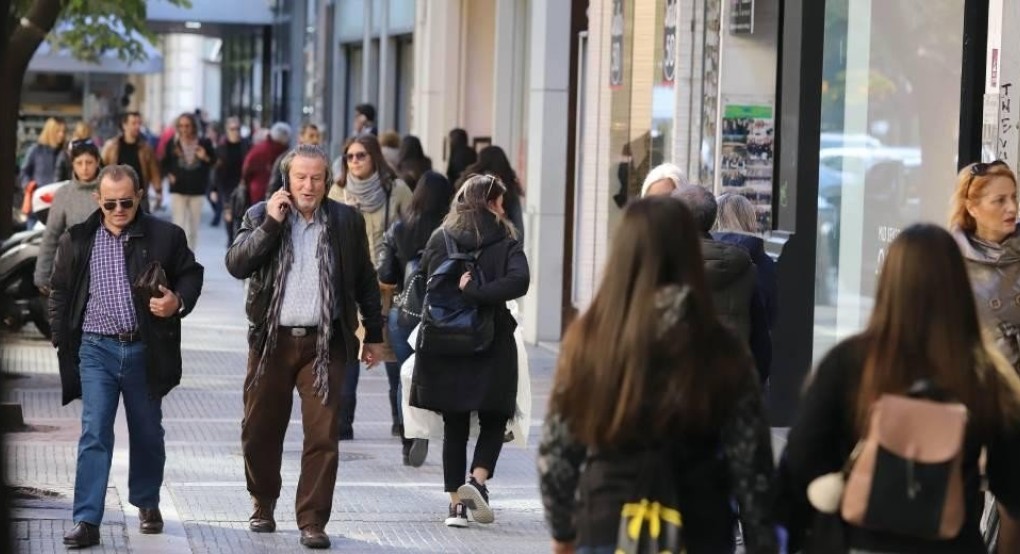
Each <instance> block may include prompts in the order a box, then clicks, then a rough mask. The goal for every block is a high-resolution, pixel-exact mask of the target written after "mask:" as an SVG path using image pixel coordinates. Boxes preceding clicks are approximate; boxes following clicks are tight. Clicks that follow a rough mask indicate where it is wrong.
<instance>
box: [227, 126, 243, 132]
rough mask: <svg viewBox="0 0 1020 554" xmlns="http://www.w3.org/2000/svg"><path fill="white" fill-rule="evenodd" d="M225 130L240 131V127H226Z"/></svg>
mask: <svg viewBox="0 0 1020 554" xmlns="http://www.w3.org/2000/svg"><path fill="white" fill-rule="evenodd" d="M227 130H228V131H240V130H241V128H240V127H227Z"/></svg>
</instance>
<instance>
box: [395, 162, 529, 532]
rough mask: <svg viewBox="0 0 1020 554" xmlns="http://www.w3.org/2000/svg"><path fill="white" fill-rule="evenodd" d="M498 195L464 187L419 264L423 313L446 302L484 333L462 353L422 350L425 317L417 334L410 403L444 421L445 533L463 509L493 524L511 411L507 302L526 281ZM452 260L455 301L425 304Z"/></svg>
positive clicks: (490, 182) (481, 182)
mask: <svg viewBox="0 0 1020 554" xmlns="http://www.w3.org/2000/svg"><path fill="white" fill-rule="evenodd" d="M506 193H507V189H506V186H505V185H504V184H503V183H502V182H501V181H500V180H499V179H498V178H497V177H494V176H489V175H475V176H473V177H471V178H469V179H467V180H466V181H465V183H464V185H463V186H462V187H461V189H460V191H458V192H457V195H456V197H455V199H454V201H453V205H452V207H451V208H450V214H449V215H448V216H447V217H446V220H445V221H444V222H443V225H442V227H440V230H439V231H437V232H435V233H433V234H432V238H430V239H429V241H428V245H427V246H426V247H425V252H424V253H423V255H422V261H421V271H422V273H423V274H424V275H428V276H429V285H428V288H427V292H426V302H425V303H426V311H427V310H428V309H429V306H428V305H429V304H430V303H433V302H434V303H436V304H438V303H439V302H441V301H452V302H454V303H459V304H460V305H461V306H463V307H465V309H466V310H467V311H470V310H471V309H475V310H477V314H478V315H479V316H480V317H481V318H483V320H484V321H482V320H480V323H481V325H480V327H485V328H487V329H491V334H489V335H488V339H489V341H490V342H489V343H488V344H487V345H483V344H474V346H477V347H479V348H481V351H480V352H479V351H476V352H475V353H467V354H464V353H460V354H437V353H434V352H431V350H432V348H433V347H434V346H435V345H434V344H432V343H430V342H429V341H430V336H431V335H430V334H429V333H430V332H431V331H430V329H432V327H431V326H430V325H429V321H430V320H429V318H428V316H427V314H425V313H423V321H422V325H421V328H420V329H419V339H418V347H417V348H416V350H415V366H414V376H413V378H412V389H411V397H410V404H411V405H412V406H414V407H417V408H423V409H426V410H432V411H436V412H439V413H441V414H442V416H443V424H444V440H443V478H444V483H445V490H446V492H448V493H450V506H449V517H447V518H446V525H448V526H451V527H466V526H467V513H466V511H467V509H470V510H471V512H472V515H473V516H474V519H475V521H477V522H479V523H491V522H492V521H493V520H494V515H493V513H492V509H491V508H490V507H489V495H488V488H487V485H486V482H487V481H488V480H489V479H491V478H492V477H493V475H494V474H495V470H496V461H497V460H498V459H499V453H500V450H501V449H502V447H503V436H504V432H505V430H506V425H507V422H508V421H509V420H510V418H512V417H513V415H514V412H515V410H516V400H517V345H516V343H515V342H514V337H513V333H514V329H515V328H516V327H517V323H516V321H515V320H514V318H513V316H512V315H511V314H510V310H509V309H508V308H507V307H506V303H507V302H508V301H509V300H513V299H515V298H520V297H522V296H524V295H525V294H526V293H527V292H528V286H529V280H530V277H529V270H528V260H527V258H526V257H525V255H524V249H523V247H522V245H521V243H520V242H518V241H517V230H516V229H515V228H514V226H513V224H512V223H510V221H509V220H508V219H507V218H506V213H505V212H504V210H503V197H504V195H506ZM461 258H470V259H472V262H471V263H467V262H462V267H464V268H465V269H466V270H460V268H459V267H458V268H457V269H458V271H457V272H456V274H455V275H453V279H454V281H455V282H454V283H452V286H447V287H446V288H443V289H442V290H444V291H450V290H451V289H452V291H453V292H452V294H453V295H455V296H456V297H455V298H440V297H439V296H434V295H433V294H434V293H433V290H436V291H438V290H440V287H439V285H443V284H446V285H451V284H449V283H442V282H439V281H440V280H439V279H437V276H438V275H439V274H441V271H443V270H446V269H449V268H450V267H451V265H450V263H448V262H452V261H455V260H457V259H461ZM434 285H435V288H434ZM446 296H449V294H447V295H446ZM483 346H484V348H482V347H483ZM473 412H477V414H478V420H479V426H480V432H479V436H478V441H477V443H476V444H475V449H474V457H473V460H472V462H471V466H470V468H469V467H468V465H467V457H466V449H467V442H468V430H469V426H470V421H471V414H472V413H473ZM468 472H470V474H471V475H470V479H469V480H468V482H467V483H465V482H464V477H465V474H467V473H468Z"/></svg>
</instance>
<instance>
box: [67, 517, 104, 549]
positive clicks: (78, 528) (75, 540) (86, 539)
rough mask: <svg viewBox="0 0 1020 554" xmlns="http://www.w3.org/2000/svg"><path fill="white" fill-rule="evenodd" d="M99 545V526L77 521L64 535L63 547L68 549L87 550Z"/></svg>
mask: <svg viewBox="0 0 1020 554" xmlns="http://www.w3.org/2000/svg"><path fill="white" fill-rule="evenodd" d="M97 544H99V526H98V525H92V524H91V523H85V522H84V521H79V522H78V523H77V524H76V525H75V526H74V528H72V529H71V530H70V531H68V532H67V533H66V534H64V546H67V547H68V548H88V547H90V546H95V545H97Z"/></svg>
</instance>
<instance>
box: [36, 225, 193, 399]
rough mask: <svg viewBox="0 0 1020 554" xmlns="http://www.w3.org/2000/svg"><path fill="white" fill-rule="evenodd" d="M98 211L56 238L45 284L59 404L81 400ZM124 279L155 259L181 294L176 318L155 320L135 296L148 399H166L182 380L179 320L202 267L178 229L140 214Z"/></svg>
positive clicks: (131, 278) (130, 241) (130, 233)
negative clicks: (83, 345) (84, 333)
mask: <svg viewBox="0 0 1020 554" xmlns="http://www.w3.org/2000/svg"><path fill="white" fill-rule="evenodd" d="M100 224H101V212H100V211H99V210H96V212H95V213H94V214H92V216H91V217H89V218H88V219H87V220H86V221H85V222H84V223H81V224H79V225H75V226H73V227H71V228H70V229H68V230H67V232H65V233H64V234H63V236H61V237H60V244H59V245H58V246H57V254H56V259H55V261H54V265H53V277H52V278H51V281H50V286H51V287H52V290H53V292H52V293H51V294H50V300H49V312H50V314H49V315H50V326H51V327H52V329H53V338H52V340H53V344H54V346H56V347H57V356H58V357H59V359H60V383H61V388H62V389H63V402H64V404H68V403H70V402H71V401H72V400H74V399H75V398H79V397H81V375H80V374H79V371H78V364H79V361H80V360H79V358H78V350H79V349H80V348H81V337H82V330H81V327H82V324H83V323H84V321H85V307H86V306H87V305H88V300H89V279H90V275H89V262H90V260H91V258H92V246H93V244H94V243H95V236H96V232H97V231H98V230H99V225H100ZM124 232H125V233H127V234H128V240H127V244H126V246H125V250H124V256H125V261H126V268H127V276H128V280H129V281H130V282H131V283H134V282H135V280H136V279H138V276H139V275H141V273H142V271H143V270H144V269H145V266H146V265H148V264H149V262H154V261H158V262H159V263H160V264H161V265H162V266H163V269H164V270H165V271H166V277H167V280H168V281H169V282H170V289H171V290H173V291H174V292H176V293H177V294H179V295H180V296H181V299H182V301H183V302H184V311H183V312H182V313H181V314H180V316H173V317H170V318H166V319H164V318H159V317H156V316H153V315H152V312H150V311H149V305H148V299H147V298H142V297H141V296H139V295H138V294H135V293H134V291H133V290H132V294H133V296H134V305H135V317H136V319H137V321H138V331H139V333H140V334H141V337H142V342H144V343H145V346H146V349H145V357H146V364H145V367H146V377H147V379H148V383H149V391H150V393H151V394H152V395H153V396H156V397H162V396H165V395H166V394H167V393H168V392H170V390H171V389H173V388H174V387H175V386H177V385H178V384H179V383H180V382H181V318H182V317H184V316H186V315H188V314H189V313H191V310H193V309H194V308H195V302H197V301H198V297H199V295H200V294H201V293H202V279H203V276H204V273H205V270H204V268H203V267H202V266H201V264H199V263H198V262H196V261H195V255H194V254H193V253H192V252H191V250H189V249H188V242H187V239H185V237H184V231H183V230H181V228H180V227H177V226H176V225H173V224H171V223H168V222H166V221H163V220H161V219H158V218H155V217H151V216H149V215H146V214H144V213H139V214H138V216H137V217H136V218H135V221H134V222H133V223H132V224H131V225H130V227H128V228H127V229H126V230H125V231H124Z"/></svg>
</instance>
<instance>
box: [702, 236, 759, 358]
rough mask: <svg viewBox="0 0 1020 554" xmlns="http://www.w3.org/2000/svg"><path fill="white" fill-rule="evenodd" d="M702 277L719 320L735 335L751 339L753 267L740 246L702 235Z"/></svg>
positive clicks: (748, 256) (746, 339)
mask: <svg viewBox="0 0 1020 554" xmlns="http://www.w3.org/2000/svg"><path fill="white" fill-rule="evenodd" d="M701 253H702V256H703V257H704V259H705V279H706V280H707V281H708V286H709V288H711V289H712V303H713V304H714V305H715V311H716V314H718V316H719V319H720V320H721V321H722V322H723V324H725V325H726V326H727V327H729V328H730V329H731V330H732V331H733V332H735V333H736V334H737V336H738V337H740V338H742V339H744V340H745V341H749V340H750V338H751V309H750V306H751V298H752V297H753V296H754V286H755V268H754V263H753V262H751V256H750V255H749V254H748V253H747V251H746V250H744V249H743V248H741V247H739V246H737V245H734V244H727V243H725V242H721V241H717V240H712V239H709V238H705V239H702V240H701Z"/></svg>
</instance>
